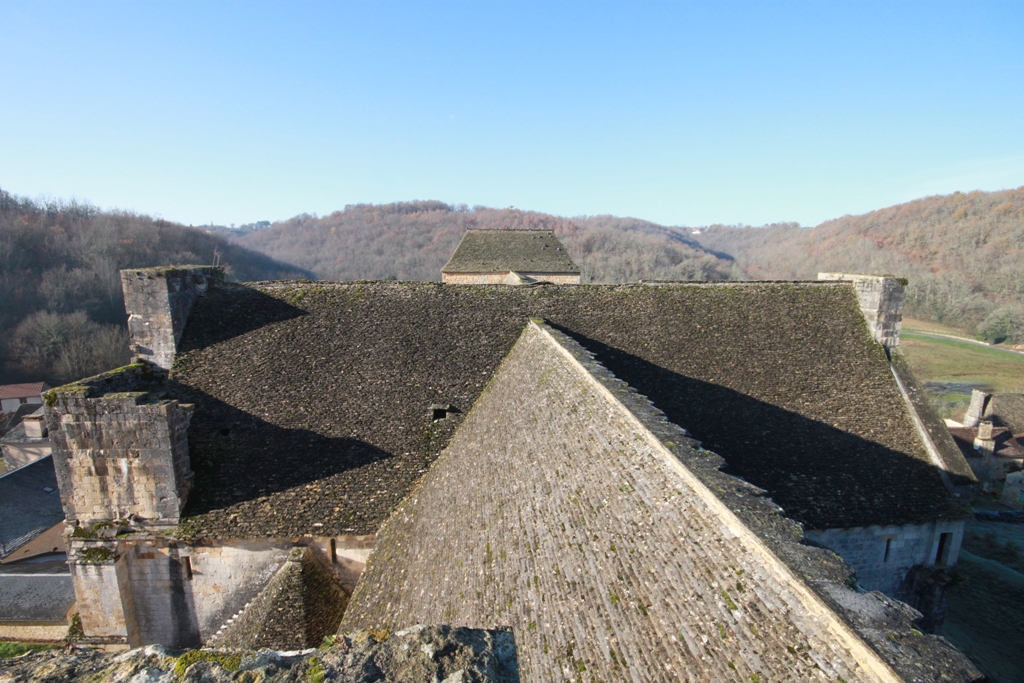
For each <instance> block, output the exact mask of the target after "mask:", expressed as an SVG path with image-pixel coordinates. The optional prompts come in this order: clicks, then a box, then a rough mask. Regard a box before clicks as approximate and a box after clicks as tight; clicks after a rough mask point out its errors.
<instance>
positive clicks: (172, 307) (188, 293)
mask: <svg viewBox="0 0 1024 683" xmlns="http://www.w3.org/2000/svg"><path fill="white" fill-rule="evenodd" d="M223 277H224V270H223V268H219V267H215V266H179V267H168V268H141V269H131V270H122V271H121V288H122V290H123V291H124V305H125V308H126V309H127V311H128V331H129V333H130V334H131V337H132V350H133V351H134V353H135V355H136V357H137V358H139V359H141V360H144V361H146V362H148V363H151V364H152V365H155V366H156V367H158V368H161V369H162V370H165V371H169V370H170V369H171V365H172V364H173V363H174V356H175V354H176V353H177V349H178V342H179V341H180V340H181V335H182V332H184V330H185V323H186V322H187V321H188V314H189V312H190V311H191V310H192V304H194V303H195V301H196V299H198V298H199V297H200V296H202V295H203V294H204V293H205V292H206V290H207V289H208V288H209V287H210V284H211V282H214V281H216V280H220V279H223Z"/></svg>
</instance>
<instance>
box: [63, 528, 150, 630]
mask: <svg viewBox="0 0 1024 683" xmlns="http://www.w3.org/2000/svg"><path fill="white" fill-rule="evenodd" d="M78 550H80V548H77V547H75V544H72V547H71V548H70V557H71V558H75V557H76V555H77V551H78ZM70 567H71V578H72V581H73V582H74V585H75V599H76V601H77V606H78V612H79V614H80V615H81V618H82V630H83V631H84V632H85V635H86V636H87V637H88V638H89V639H90V640H92V641H94V642H95V641H107V642H114V643H124V644H128V643H133V642H134V643H137V642H138V640H139V636H138V624H137V623H136V621H135V605H134V603H133V601H132V599H131V594H130V592H127V591H125V590H123V589H125V588H127V585H128V581H127V578H128V577H127V574H128V568H127V562H126V560H125V558H124V556H123V555H115V554H113V553H112V554H111V556H110V557H104V558H103V559H101V560H97V561H88V562H87V561H82V562H75V561H72V562H71V563H70Z"/></svg>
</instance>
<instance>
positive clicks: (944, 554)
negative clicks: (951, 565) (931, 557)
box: [935, 533, 953, 567]
mask: <svg viewBox="0 0 1024 683" xmlns="http://www.w3.org/2000/svg"><path fill="white" fill-rule="evenodd" d="M952 541H953V534H952V533H945V534H939V547H938V549H937V550H936V551H935V565H936V566H938V567H945V566H946V564H947V563H948V562H949V546H950V545H952Z"/></svg>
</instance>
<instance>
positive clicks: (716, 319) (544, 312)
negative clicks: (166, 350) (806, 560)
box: [170, 283, 964, 537]
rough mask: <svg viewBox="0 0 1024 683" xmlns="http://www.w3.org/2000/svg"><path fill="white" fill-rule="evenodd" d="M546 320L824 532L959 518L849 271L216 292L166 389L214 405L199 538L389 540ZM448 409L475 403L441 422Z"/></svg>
mask: <svg viewBox="0 0 1024 683" xmlns="http://www.w3.org/2000/svg"><path fill="white" fill-rule="evenodd" d="M530 318H543V319H546V320H548V321H549V322H550V323H551V324H552V325H553V326H555V327H557V328H560V329H561V330H562V331H564V332H566V333H568V334H569V335H570V336H572V337H574V338H575V339H576V340H577V341H579V342H580V343H581V344H583V346H584V347H586V348H587V349H588V350H590V351H591V352H593V353H594V354H595V355H596V357H597V359H598V361H599V362H601V363H602V364H604V365H605V366H606V367H607V368H608V369H609V370H610V371H611V372H613V373H614V374H615V375H616V376H617V377H619V378H621V379H622V380H623V381H625V382H627V383H628V384H629V385H631V386H632V387H634V388H635V389H636V390H637V391H639V392H640V393H642V394H644V395H646V396H647V397H649V398H650V400H651V401H652V402H653V403H654V405H655V406H656V407H658V408H659V409H661V410H662V411H664V413H665V414H666V415H667V417H668V418H669V420H670V421H672V422H673V423H675V424H678V425H680V426H682V427H684V428H686V429H688V430H689V431H690V432H691V433H693V434H694V436H696V437H697V438H699V439H701V440H702V441H703V442H704V445H705V446H706V447H707V448H709V449H711V450H714V451H716V452H717V453H719V454H720V455H722V456H723V457H724V458H725V460H726V461H727V465H726V469H727V471H728V472H730V473H733V474H737V475H739V476H741V477H743V478H744V479H747V480H748V481H750V482H752V483H754V484H756V485H757V486H760V487H762V488H764V489H767V490H768V491H769V492H770V493H771V495H772V497H773V499H774V500H775V501H776V502H777V503H778V504H779V505H781V506H782V507H783V508H784V509H785V510H786V514H787V515H788V516H790V517H792V518H794V519H796V520H798V521H800V522H803V523H804V524H805V525H806V526H808V527H809V528H832V527H852V526H866V525H870V524H902V523H911V522H922V521H927V520H934V519H936V518H955V517H960V516H962V515H963V514H964V511H963V510H961V509H960V508H959V506H958V505H954V504H953V503H952V502H951V500H950V497H949V496H948V494H947V492H946V489H945V488H944V486H943V484H942V482H941V481H940V478H939V476H938V474H937V470H936V469H935V468H934V466H933V465H931V464H930V462H929V460H928V456H927V454H926V453H925V451H924V448H923V446H922V444H921V442H920V440H919V438H918V436H917V434H916V432H915V430H914V427H913V425H912V423H911V421H910V418H909V415H908V413H907V409H906V406H905V403H904V400H903V398H902V396H901V395H900V393H899V391H898V388H897V386H896V384H895V382H894V380H893V377H892V374H891V372H890V369H889V364H888V362H887V360H886V356H885V352H884V351H883V349H882V348H881V347H880V346H877V345H876V344H874V342H872V341H871V339H870V336H869V334H868V331H867V329H866V326H865V323H864V321H863V319H862V317H861V314H860V311H859V309H858V305H857V301H856V298H855V295H854V292H853V290H852V289H851V288H850V287H849V285H847V284H842V283H753V284H673V285H658V286H645V285H615V286H587V287H579V286H562V287H560V286H550V285H549V286H533V287H519V288H510V287H493V286H491V287H488V286H459V287H453V286H445V285H440V284H427V283H416V284H413V283H348V284H329V283H263V284H256V285H252V286H238V285H224V286H220V287H217V288H214V289H212V290H211V292H210V293H208V294H207V295H206V296H205V297H204V298H202V299H200V300H199V301H198V302H197V304H196V307H195V309H194V310H193V313H192V318H191V319H190V322H189V325H188V327H187V328H186V331H185V336H184V338H183V347H182V354H181V355H180V356H179V358H178V361H177V362H176V364H175V367H174V372H173V373H172V382H171V383H170V384H171V392H172V393H173V394H175V395H176V396H177V397H178V398H179V399H180V400H182V401H183V402H189V403H195V404H196V406H197V409H196V411H195V414H194V417H193V420H192V425H191V427H190V431H189V438H190V443H191V448H192V467H193V470H194V471H195V473H196V479H195V482H196V484H195V489H194V490H193V492H192V494H191V496H190V499H189V505H188V507H187V508H186V511H185V518H184V520H183V532H184V533H186V534H195V535H204V536H219V537H235V536H237V537H254V536H264V537H265V536H286V535H297V534H315V535H329V534H339V533H374V532H376V530H377V528H378V527H379V526H380V524H381V523H382V521H383V520H384V519H385V517H386V515H387V514H388V512H389V511H390V510H392V509H393V508H394V507H395V506H396V505H397V504H398V502H399V501H400V500H401V499H402V498H403V497H404V495H405V494H406V493H407V492H408V491H409V490H410V489H411V487H412V486H413V484H414V483H415V482H416V481H417V480H418V479H419V477H420V476H421V475H422V474H423V473H424V472H425V471H426V469H427V468H428V467H429V465H430V463H431V462H432V461H433V460H434V458H435V457H436V456H437V454H438V453H439V452H440V450H441V449H442V448H443V447H444V446H445V445H446V444H447V442H448V440H449V438H450V437H451V435H452V433H453V432H454V430H455V428H456V427H457V426H458V424H459V423H460V422H461V419H462V415H463V414H464V413H465V412H466V411H468V410H469V408H470V407H471V406H472V405H473V403H474V402H475V401H476V399H477V397H478V396H479V394H480V392H481V390H482V388H483V386H484V384H485V383H486V382H487V381H488V379H489V378H490V377H491V375H492V374H493V373H494V370H495V369H496V368H497V366H498V364H499V363H500V362H501V360H502V359H503V358H504V357H505V356H506V355H507V353H508V352H509V350H510V349H511V348H512V345H513V344H514V343H515V341H516V339H517V338H518V336H519V334H520V332H521V330H522V328H523V325H524V324H525V323H526V321H527V320H529V319H530ZM435 404H445V405H450V406H452V407H453V408H454V410H455V411H461V412H455V413H454V414H451V413H449V415H450V416H449V417H448V418H446V419H443V420H440V421H432V415H431V412H430V411H429V408H430V407H431V406H432V405H435ZM314 524H317V525H318V526H314Z"/></svg>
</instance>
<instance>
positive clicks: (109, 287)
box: [0, 190, 309, 384]
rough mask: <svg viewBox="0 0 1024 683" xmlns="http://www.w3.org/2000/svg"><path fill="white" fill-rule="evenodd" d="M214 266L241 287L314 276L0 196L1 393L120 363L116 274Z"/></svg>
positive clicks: (196, 235) (188, 237)
mask: <svg viewBox="0 0 1024 683" xmlns="http://www.w3.org/2000/svg"><path fill="white" fill-rule="evenodd" d="M215 260H216V261H219V262H220V263H223V264H224V265H225V266H226V267H227V271H228V277H230V278H232V279H236V280H254V279H257V280H258V279H268V278H282V277H296V276H297V277H309V274H308V273H304V272H302V271H300V270H299V269H296V268H294V267H291V266H286V265H283V264H281V263H278V262H276V261H274V260H273V259H271V258H269V257H267V256H265V255H263V254H259V253H255V252H252V251H250V250H248V249H245V248H244V247H241V246H238V245H235V244H230V243H229V242H227V241H226V240H224V239H222V238H220V237H216V236H214V235H210V234H208V233H206V232H204V231H202V230H196V229H194V228H188V227H185V226H182V225H177V224H174V223H169V222H167V221H162V220H154V219H153V218H150V217H149V216H140V215H138V214H133V213H125V212H103V211H99V210H97V209H96V208H95V207H92V206H89V205H86V204H80V203H76V202H68V203H61V202H51V203H46V204H39V203H36V202H33V201H30V200H27V199H21V198H18V197H14V196H12V195H11V194H9V193H7V192H4V191H3V190H0V302H2V305H0V329H2V330H3V331H4V333H3V335H0V384H6V383H10V382H18V381H42V380H46V381H48V382H50V383H51V384H56V383H60V382H64V381H67V380H71V379H77V378H79V377H83V376H86V375H89V374H94V373H97V372H102V371H104V370H108V369H110V368H113V367H116V366H118V365H121V364H123V363H124V362H125V361H126V360H127V359H128V355H129V354H128V335H127V329H126V326H125V311H124V301H123V299H122V296H121V280H120V276H119V274H118V271H119V270H120V269H121V268H136V267H146V266H154V265H165V264H171V263H174V264H186V263H202V264H209V263H213V262H214V261H215Z"/></svg>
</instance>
